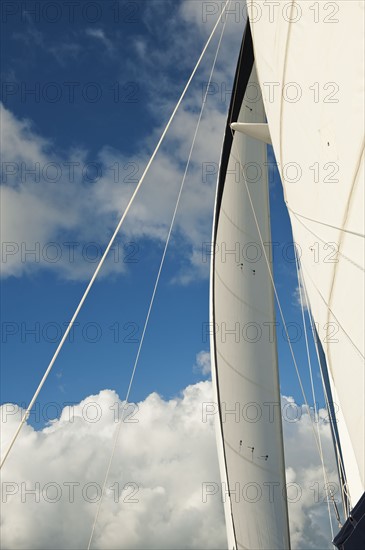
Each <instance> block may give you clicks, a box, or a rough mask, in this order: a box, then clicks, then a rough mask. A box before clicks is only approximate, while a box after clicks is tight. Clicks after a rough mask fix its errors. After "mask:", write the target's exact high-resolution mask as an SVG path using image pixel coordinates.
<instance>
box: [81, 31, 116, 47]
mask: <svg viewBox="0 0 365 550" xmlns="http://www.w3.org/2000/svg"><path fill="white" fill-rule="evenodd" d="M85 33H86V34H87V36H91V37H92V38H96V40H99V41H100V42H101V43H102V44H104V46H105V48H106V49H107V50H108V52H109V53H112V52H113V51H114V46H113V43H112V41H111V40H110V39H109V38H108V37H107V36H106V34H105V32H104V31H103V29H92V28H89V29H86V30H85Z"/></svg>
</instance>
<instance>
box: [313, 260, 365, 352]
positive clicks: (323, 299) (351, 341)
mask: <svg viewBox="0 0 365 550" xmlns="http://www.w3.org/2000/svg"><path fill="white" fill-rule="evenodd" d="M303 270H304V271H305V272H306V274H307V275H308V277H309V279H310V280H311V281H312V284H313V287H314V288H315V289H316V291H317V292H318V294H319V296H320V298H321V299H322V301H323V303H324V304H325V305H326V308H327V309H328V311H329V312H330V313H331V314H332V316H333V318H334V319H335V321H336V322H337V323H338V325H339V327H340V328H341V329H342V331H343V333H344V334H345V335H346V336H347V338H348V340H349V341H350V343H351V344H352V346H353V347H354V348H355V349H356V351H357V352H358V354H359V355H360V357H361V359H365V357H364V355H363V354H362V352H361V350H360V349H359V348H358V347H357V345H356V344H355V342H354V341H353V340H352V338H351V337H350V335H349V334H348V333H347V332H346V330H345V329H344V328H343V326H342V324H341V323H340V321H339V320H338V318H337V317H336V315H335V314H334V313H333V311H332V309H331V308H330V306H329V304H328V302H326V300H325V298H324V297H323V295H322V293H321V291H320V290H319V288H318V287H317V286H316V284H315V283H314V281H313V279H312V277H311V276H310V275H309V273H308V271H307V270H306V268H305V267H304V265H303Z"/></svg>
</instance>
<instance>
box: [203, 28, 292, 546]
mask: <svg viewBox="0 0 365 550" xmlns="http://www.w3.org/2000/svg"><path fill="white" fill-rule="evenodd" d="M246 39H247V35H246ZM246 70H247V65H246ZM249 84H253V85H256V86H257V76H256V70H255V67H253V69H252V72H251V75H250V79H249ZM246 85H247V83H246ZM236 101H237V97H236ZM239 105H240V109H239V112H238V113H237V118H233V116H232V113H233V109H232V108H231V110H230V116H229V120H228V125H227V128H228V130H227V131H230V130H229V124H230V123H231V122H241V123H264V122H265V113H264V108H263V104H262V102H255V103H253V104H252V103H250V101H249V100H248V98H247V95H245V97H244V98H243V101H242V100H241V101H240V103H239ZM227 149H228V152H229V154H228V159H227V163H226V164H224V163H223V162H222V167H221V173H220V179H219V184H218V191H217V201H216V213H215V225H214V230H213V236H214V247H213V248H214V256H213V263H212V281H211V282H212V284H211V322H212V325H213V327H214V331H213V335H212V341H211V350H212V370H213V383H214V387H215V392H216V397H217V400H218V403H219V418H218V417H217V418H218V425H217V434H218V449H219V457H220V466H221V473H222V482H223V483H224V484H225V489H227V488H228V491H229V495H228V496H227V498H225V499H224V500H225V514H226V522H227V533H228V543H229V546H228V547H229V548H247V549H248V548H250V549H279V548H280V549H282V548H290V542H289V532H288V514H287V502H286V486H285V466H284V454H283V439H282V425H281V413H280V410H281V409H280V392H279V381H278V364H277V350H276V338H275V331H274V329H275V312H274V298H273V289H272V283H271V279H270V275H269V271H268V266H267V264H266V261H265V257H264V255H263V253H262V247H261V243H260V237H259V233H258V229H257V226H256V221H255V218H254V215H253V212H252V208H251V205H250V200H249V197H248V193H247V190H246V186H245V182H244V179H243V178H244V177H245V178H246V181H247V182H248V185H249V189H250V195H251V198H252V201H253V204H254V208H255V211H256V215H257V221H258V224H259V228H260V231H261V234H262V238H263V241H264V242H266V243H268V242H270V240H271V237H270V221H269V201H268V181H267V165H265V163H267V157H266V145H265V144H264V143H262V142H261V141H258V140H256V139H254V138H252V137H249V136H247V135H245V134H242V133H239V132H236V133H235V134H234V137H233V139H232V138H231V139H230V140H229V142H228V143H227V141H226V142H225V146H224V149H223V158H224V156H225V155H226V154H227ZM248 164H250V167H249V166H248ZM222 168H223V169H222ZM251 168H254V171H252V172H251V171H250V169H251ZM270 261H271V258H270ZM223 492H224V490H223Z"/></svg>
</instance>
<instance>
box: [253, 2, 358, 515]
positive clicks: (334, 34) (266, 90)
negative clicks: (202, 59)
mask: <svg viewBox="0 0 365 550" xmlns="http://www.w3.org/2000/svg"><path fill="white" fill-rule="evenodd" d="M268 4H269V3H268V2H265V1H264V0H255V1H252V0H248V2H247V5H248V14H249V18H250V24H251V29H252V37H253V46H254V55H255V62H256V66H257V72H258V79H259V82H260V88H261V91H262V97H263V102H264V106H265V111H266V116H267V121H268V126H269V129H270V135H271V140H272V144H273V147H274V151H275V156H276V160H277V162H278V166H279V171H280V174H281V179H282V183H283V187H284V194H285V201H286V204H287V207H288V211H289V215H290V220H291V224H292V229H293V236H294V240H295V243H296V244H297V245H298V250H299V255H300V263H301V269H302V275H303V279H304V283H305V286H306V290H307V293H308V297H309V303H310V304H309V305H310V309H311V312H312V315H313V318H314V321H315V323H316V330H317V332H318V335H319V338H320V340H321V344H322V346H323V350H324V353H325V356H326V363H327V368H328V375H329V380H330V386H331V390H332V396H333V401H334V403H335V407H334V408H335V411H336V422H337V427H338V432H339V435H340V441H341V447H342V455H343V462H344V469H345V474H346V478H347V492H348V495H349V497H350V502H351V505H352V506H355V504H356V503H357V502H358V501H359V499H360V497H361V495H362V494H363V492H364V469H365V462H364V433H365V425H364V416H365V415H364V411H365V401H364V394H365V391H364V387H365V379H364V332H365V331H364V287H365V280H364V118H365V117H364V66H365V63H364V51H365V47H364V35H365V33H364V20H365V17H364V16H365V3H364V2H363V1H357V0H350V1H348V0H346V1H343V0H340V1H337V2H329V3H323V2H315V3H312V2H307V1H295V0H292V2H280V3H279V2H276V3H271V8H270V9H269V6H268ZM274 4H278V5H276V6H275V7H274ZM273 10H275V11H273Z"/></svg>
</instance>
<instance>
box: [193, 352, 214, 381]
mask: <svg viewBox="0 0 365 550" xmlns="http://www.w3.org/2000/svg"><path fill="white" fill-rule="evenodd" d="M194 370H195V372H199V373H201V374H202V375H203V376H209V375H210V372H211V367H210V352H209V351H199V353H198V354H197V356H196V365H195V366H194Z"/></svg>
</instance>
